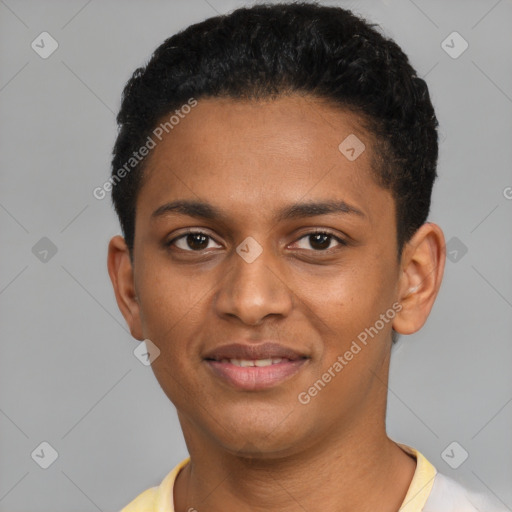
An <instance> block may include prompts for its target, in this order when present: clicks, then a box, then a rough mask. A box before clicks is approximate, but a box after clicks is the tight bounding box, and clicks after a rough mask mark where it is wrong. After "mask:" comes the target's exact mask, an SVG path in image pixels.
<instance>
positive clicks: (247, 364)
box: [204, 343, 309, 391]
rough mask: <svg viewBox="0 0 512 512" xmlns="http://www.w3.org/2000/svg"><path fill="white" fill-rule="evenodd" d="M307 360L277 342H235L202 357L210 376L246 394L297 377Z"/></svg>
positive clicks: (302, 355) (305, 357)
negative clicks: (243, 343)
mask: <svg viewBox="0 0 512 512" xmlns="http://www.w3.org/2000/svg"><path fill="white" fill-rule="evenodd" d="M308 359H309V357H308V356H306V355H304V354H301V353H299V352H297V351H295V350H293V349H291V348H288V347H284V346H282V345H279V344H277V343H262V344H258V345H242V344H240V343H234V344H231V345H223V346H221V347H218V348H216V349H214V350H212V351H210V352H208V353H207V354H206V355H205V356H204V361H205V363H206V364H207V366H208V367H209V368H210V370H211V372H212V375H214V376H215V377H217V378H220V379H221V380H222V381H223V382H224V383H227V384H229V385H230V386H232V387H235V388H238V389H242V390H246V391H258V390H263V389H267V388H271V387H275V386H277V385H279V384H282V383H283V382H284V381H286V380H288V379H290V378H291V377H293V376H294V375H295V374H297V373H298V372H299V371H300V370H301V368H303V367H304V365H305V363H307V362H308Z"/></svg>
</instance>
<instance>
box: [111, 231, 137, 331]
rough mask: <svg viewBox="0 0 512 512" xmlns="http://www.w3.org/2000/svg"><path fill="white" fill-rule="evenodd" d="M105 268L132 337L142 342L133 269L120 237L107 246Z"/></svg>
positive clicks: (116, 237) (126, 248)
mask: <svg viewBox="0 0 512 512" xmlns="http://www.w3.org/2000/svg"><path fill="white" fill-rule="evenodd" d="M107 267H108V273H109V276H110V280H111V281H112V286H113V287H114V293H115V295H116V301H117V305H118V307H119V309H120V311H121V313H122V314H123V316H124V319H125V320H126V323H127V324H128V327H129V328H130V332H131V334H132V336H133V337H134V338H135V339H137V340H139V341H142V340H143V339H144V336H143V335H142V323H141V319H140V308H139V302H138V299H137V294H136V291H135V283H134V279H133V267H132V262H131V259H130V252H129V250H128V246H127V245H126V242H125V241H124V238H123V237H122V236H115V237H114V238H112V240H110V243H109V244H108V259H107Z"/></svg>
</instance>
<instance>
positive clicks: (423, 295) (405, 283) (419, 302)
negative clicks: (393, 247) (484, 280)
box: [393, 222, 446, 334]
mask: <svg viewBox="0 0 512 512" xmlns="http://www.w3.org/2000/svg"><path fill="white" fill-rule="evenodd" d="M445 262H446V244H445V241H444V235H443V232H442V230H441V228H440V227H439V226H437V225H436V224H433V223H431V222H427V223H426V224H423V225H422V226H421V227H420V228H419V229H418V230H417V231H416V233H415V234H414V235H413V237H412V238H411V239H410V240H409V242H408V243H407V244H406V245H405V247H404V250H403V252H402V258H401V263H400V266H401V270H400V278H399V301H400V303H401V305H402V309H401V310H400V312H399V313H398V314H397V315H396V316H395V319H394V321H393V328H394V329H395V331H397V332H399V333H400V334H412V333H414V332H416V331H418V330H419V329H421V327H423V324H424V323H425V322H426V320H427V318H428V315H429V314H430V311H431V309H432V306H433V305H434V301H435V299H436V297H437V293H438V292H439V288H440V287H441V281H442V279H443V273H444V265H445Z"/></svg>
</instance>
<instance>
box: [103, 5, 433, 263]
mask: <svg viewBox="0 0 512 512" xmlns="http://www.w3.org/2000/svg"><path fill="white" fill-rule="evenodd" d="M376 27H377V25H376V24H371V23H368V22H367V21H366V20H364V19H363V18H361V17H359V16H356V15H355V14H353V13H352V12H351V11H349V10H347V9H343V8H341V7H333V6H323V5H319V4H318V3H316V2H300V3H291V2H286V3H276V4H266V3H264V4H257V5H254V6H251V7H242V8H239V9H236V10H234V11H233V12H231V13H230V14H227V15H221V16H215V17H212V18H209V19H207V20H205V21H202V22H200V23H196V24H194V25H191V26H189V27H188V28H186V29H184V30H182V31H180V32H178V33H177V34H175V35H173V36H172V37H170V38H168V39H167V40H165V41H164V42H163V43H162V44H161V45H160V46H159V47H158V48H157V49H156V50H155V51H154V53H153V55H152V56H151V58H150V60H149V62H148V63H147V64H146V65H145V66H143V67H140V68H138V69H136V70H135V72H134V73H133V75H132V77H131V78H130V80H129V81H128V82H127V84H126V86H125V88H124V90H123V96H122V103H121V108H120V111H119V114H118V116H117V123H118V127H119V131H118V135H117V139H116V142H115V145H114V149H113V159H112V176H111V178H110V181H111V182H112V200H113V203H114V207H115V209H116V212H117V214H118V216H119V220H120V223H121V227H122V230H123V235H124V238H125V240H126V243H127V246H128V248H129V249H130V253H132V252H133V243H134V237H135V213H136V212H135V206H136V200H137V194H138V191H139V190H140V187H141V184H142V178H143V174H144V163H145V161H146V158H140V159H137V160H135V159H133V155H134V152H136V151H137V150H138V148H140V147H142V146H143V145H144V144H146V143H147V141H148V140H149V138H150V136H151V134H152V133H153V130H154V129H155V127H156V126H158V124H159V123H160V122H161V120H162V118H163V117H164V116H166V115H167V116H168V115H169V114H170V113H171V112H173V111H175V109H180V107H182V106H183V105H187V104H190V100H191V98H193V99H194V101H197V99H199V98H212V97H213V98H215V97H225V98H232V99H238V100H251V99H269V98H277V97H279V96H281V95H287V94H293V93H298V94H301V95H308V96H313V97H316V98H319V99H323V100H327V101H328V102H329V103H330V104H332V105H333V106H335V107H341V108H344V109H348V110H350V111H352V112H355V113H357V114H358V115H359V119H360V121H361V126H362V127H363V128H364V129H366V130H367V132H368V133H369V135H370V136H371V137H372V142H373V144H372V148H373V151H372V154H371V156H372V170H373V173H374V175H375V179H376V181H377V183H378V184H379V185H381V186H382V187H384V188H385V189H388V190H390V191H391V193H392V196H393V198H394V201H395V209H396V223H397V224H396V226H397V245H398V250H399V255H400V254H401V249H402V247H403V244H404V243H405V242H406V241H408V240H409V239H410V237H411V236H412V235H413V234H414V233H415V231H416V230H417V229H418V228H419V227H420V226H421V225H422V224H423V223H424V222H425V221H426V219H427V216H428V213H429V209H430V198H431V193H432V187H433V183H434V180H435V178H436V176H437V173H436V166H437V158H438V137H437V126H438V122H437V119H436V116H435V112H434V108H433V106H432V103H431V100H430V96H429V92H428V88H427V85H426V83H425V81H424V80H423V79H421V78H419V77H418V76H417V75H416V72H415V70H414V69H413V67H412V66H411V64H410V63H409V59H408V57H407V56H406V55H405V53H404V52H403V51H402V50H401V49H400V47H399V46H398V45H397V44H396V43H395V42H394V41H393V40H391V39H389V38H387V37H385V36H384V35H382V34H381V33H380V32H379V30H378V29H377V28H376ZM340 142H341V140H340ZM340 157H341V154H340ZM139 160H140V161H139ZM129 161H131V162H132V164H133V165H130V167H127V162H129ZM121 169H124V172H122V173H121V172H120V171H121ZM121 175H122V179H121Z"/></svg>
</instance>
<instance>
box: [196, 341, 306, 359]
mask: <svg viewBox="0 0 512 512" xmlns="http://www.w3.org/2000/svg"><path fill="white" fill-rule="evenodd" d="M305 358H307V356H306V355H305V354H301V353H299V352H296V351H295V350H293V349H291V348H288V347H284V346H282V345H279V344H277V343H260V344H258V345H243V344H241V343H232V344H230V345H222V346H220V347H217V348H216V349H214V350H211V351H210V352H208V353H207V354H206V355H205V356H204V359H207V360H212V361H222V360H223V359H228V360H229V359H235V360H248V361H256V360H262V359H288V360H289V361H296V360H298V359H305Z"/></svg>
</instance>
